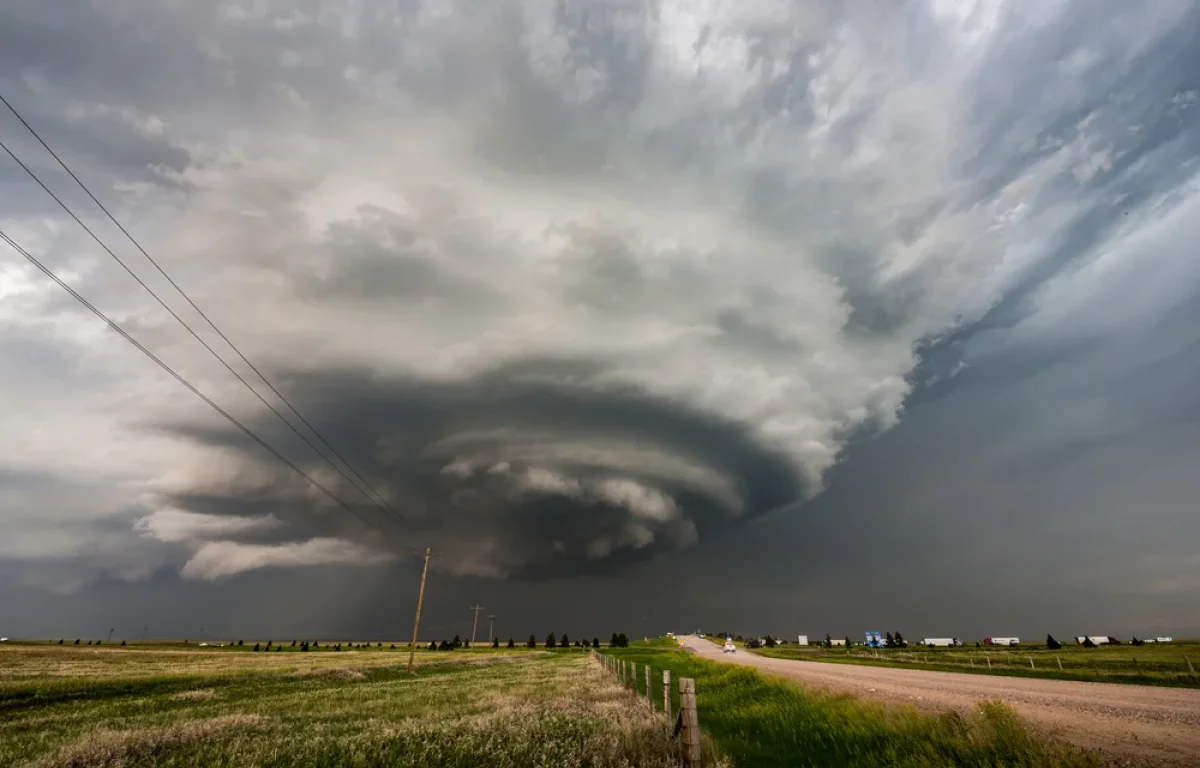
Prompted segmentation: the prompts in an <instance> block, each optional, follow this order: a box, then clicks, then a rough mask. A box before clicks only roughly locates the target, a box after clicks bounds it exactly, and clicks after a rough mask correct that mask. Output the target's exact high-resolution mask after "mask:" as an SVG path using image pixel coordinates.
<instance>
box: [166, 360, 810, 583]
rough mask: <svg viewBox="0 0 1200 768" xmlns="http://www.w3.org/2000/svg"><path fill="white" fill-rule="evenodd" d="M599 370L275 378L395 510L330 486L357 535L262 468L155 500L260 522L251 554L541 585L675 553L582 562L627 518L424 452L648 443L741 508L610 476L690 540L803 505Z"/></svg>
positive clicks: (748, 451)
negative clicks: (273, 526)
mask: <svg viewBox="0 0 1200 768" xmlns="http://www.w3.org/2000/svg"><path fill="white" fill-rule="evenodd" d="M599 372H600V368H599V366H597V365H596V364H594V363H582V362H575V361H563V360H528V361H524V362H521V363H517V364H511V365H507V366H503V367H499V368H495V369H491V370H489V371H486V372H484V373H481V374H479V375H477V376H475V377H473V378H470V379H466V380H461V381H456V382H453V383H445V382H432V381H421V380H416V379H408V378H400V377H385V376H380V375H377V374H372V373H369V372H366V371H362V370H327V371H318V372H305V373H292V374H289V375H286V376H285V377H284V379H285V380H286V381H287V384H286V387H285V390H286V391H287V392H288V393H289V399H291V400H292V402H293V403H294V404H296V405H297V407H298V408H299V409H300V411H301V412H302V413H304V414H305V415H306V417H307V418H308V419H309V420H310V421H311V422H312V423H313V424H314V426H316V427H317V429H318V430H319V431H320V432H321V434H322V435H324V436H325V437H326V438H327V439H328V440H329V441H330V442H331V443H332V444H333V445H334V446H336V447H337V448H338V450H339V452H341V453H342V455H344V456H345V457H346V458H347V459H348V460H349V461H350V462H351V463H352V464H353V465H354V467H355V468H356V469H358V470H359V471H360V472H362V473H363V475H364V476H366V477H367V478H368V479H369V481H370V483H371V486H372V487H374V488H375V489H376V490H378V491H379V492H381V493H382V494H383V495H384V496H385V497H386V498H388V499H390V500H391V505H390V506H392V508H393V509H394V510H395V511H396V512H397V513H399V514H398V515H390V514H387V513H386V512H384V511H383V510H381V509H379V508H377V507H371V506H369V505H367V504H366V503H365V502H362V497H361V495H356V492H355V491H354V490H353V489H352V488H350V487H349V486H348V484H346V483H340V484H335V487H336V488H337V493H338V494H339V495H340V496H341V497H342V498H344V499H346V500H347V501H353V502H354V506H355V508H356V511H358V512H359V513H360V514H361V515H362V516H363V517H364V518H366V519H368V520H369V521H370V522H371V523H372V527H370V528H369V527H367V526H365V525H363V524H362V523H361V522H360V521H359V520H357V519H355V518H354V517H353V516H351V515H350V514H348V513H347V512H346V511H345V510H344V509H340V508H336V507H331V506H330V505H329V504H322V503H314V502H313V500H312V498H311V494H309V495H302V489H303V486H302V485H301V484H300V483H298V481H297V480H296V478H295V475H294V474H292V473H291V472H290V471H289V470H288V469H287V468H285V467H283V466H282V465H281V464H278V463H273V464H270V465H269V469H270V470H271V472H272V473H273V474H272V477H271V479H270V481H268V482H266V483H259V484H257V485H256V487H255V488H254V489H252V490H247V488H246V487H245V485H244V484H243V483H239V482H238V481H237V480H236V478H230V480H229V482H218V483H216V484H197V485H196V486H194V487H188V488H183V489H180V490H178V491H176V492H173V493H172V494H170V495H169V497H168V498H167V499H165V502H166V503H168V504H170V505H172V506H176V507H179V508H182V509H186V510H189V511H193V512H197V513H202V514H208V515H238V516H266V515H274V516H275V517H276V518H278V519H280V520H281V521H284V522H285V523H286V524H287V525H286V526H283V527H281V528H279V529H277V530H274V531H260V532H258V533H257V534H255V536H254V537H253V538H251V539H249V541H254V542H256V543H270V542H271V541H273V540H276V541H277V540H279V537H280V536H283V537H285V538H288V539H296V538H299V537H312V536H339V537H345V538H350V539H351V540H355V541H358V542H360V543H366V544H370V545H372V546H375V547H379V548H386V549H389V550H392V551H395V552H407V551H410V550H412V549H417V548H421V547H424V546H425V545H427V544H432V545H433V546H435V547H438V548H439V549H442V550H443V551H445V552H446V553H447V555H448V557H447V558H446V559H445V560H444V561H443V564H444V565H449V566H450V570H452V571H453V570H457V571H458V572H462V573H471V572H477V571H473V570H472V568H473V567H474V566H472V565H471V563H470V562H469V561H471V560H472V559H476V560H477V561H478V562H477V563H475V565H479V564H486V563H489V562H490V563H494V564H497V565H500V566H501V567H502V568H503V570H504V571H505V572H506V573H505V575H508V576H511V577H514V578H524V579H543V578H551V577H559V576H568V575H580V574H590V573H603V572H610V571H612V570H613V569H619V568H621V567H622V566H624V565H627V564H629V563H630V562H633V561H637V560H642V559H645V558H649V557H653V556H654V555H655V554H657V553H660V552H662V551H664V550H665V549H670V548H674V547H676V546H679V545H680V544H681V543H682V544H686V543H688V542H687V541H681V540H680V538H679V537H678V536H673V535H672V529H671V528H670V527H668V528H666V529H661V528H656V529H655V537H654V541H653V542H651V543H648V544H645V545H644V546H639V547H631V546H616V547H614V549H613V551H612V552H611V553H606V554H605V555H603V556H593V557H589V556H588V547H589V544H592V543H594V542H597V541H601V540H617V541H619V540H620V538H621V535H622V531H624V530H626V529H628V527H629V526H630V525H633V524H636V523H637V521H636V520H635V519H634V518H635V515H634V513H633V512H631V510H630V509H628V508H626V507H623V506H621V505H619V504H615V503H612V502H611V501H605V500H596V499H580V498H573V497H571V496H570V495H564V494H560V493H532V494H530V493H523V494H514V493H512V491H511V488H509V487H507V486H504V485H503V484H501V483H500V482H499V481H497V480H496V479H495V478H493V477H490V476H489V475H488V473H486V472H481V473H477V474H476V475H475V476H472V477H470V478H458V477H453V478H452V477H447V473H446V472H445V471H444V468H445V467H446V466H447V465H448V464H449V463H451V462H452V461H454V459H455V453H454V450H453V449H451V448H446V449H439V448H437V447H436V446H437V444H438V443H439V441H441V440H443V439H445V438H447V437H451V436H454V435H459V434H463V433H470V434H473V435H482V436H483V437H481V438H477V439H475V440H474V441H473V442H472V443H471V450H473V451H476V452H478V451H481V450H482V451H484V452H485V453H486V452H487V451H489V450H492V449H494V450H495V452H496V455H497V457H503V455H504V452H505V450H506V442H505V441H506V438H505V435H511V434H514V433H520V434H535V435H544V436H547V437H548V439H552V440H553V439H556V438H558V437H560V436H562V437H569V438H570V439H572V440H575V441H579V442H589V441H599V442H602V443H607V444H612V445H618V446H628V447H631V448H638V449H642V450H645V449H649V448H652V449H654V451H655V454H656V455H666V456H669V457H673V458H677V459H682V460H686V461H687V462H688V463H689V464H691V465H694V466H701V467H704V468H706V469H707V470H710V471H711V472H713V473H715V474H717V475H720V476H724V477H727V478H729V479H730V480H732V485H733V488H734V489H735V490H736V493H737V495H738V496H740V498H741V500H742V509H741V510H740V511H731V510H729V509H728V508H727V505H724V504H722V503H721V500H720V499H716V498H713V494H711V493H706V492H704V491H703V490H698V489H697V487H696V486H695V484H694V483H687V482H683V481H681V480H680V479H679V478H678V477H672V476H669V475H666V474H664V473H662V472H658V471H655V469H654V468H653V467H645V468H644V469H638V468H637V467H633V468H628V467H627V468H624V469H623V470H622V471H621V474H620V476H621V477H622V478H623V479H626V480H632V481H634V482H636V483H638V484H639V485H640V486H642V487H646V488H653V489H655V490H657V491H659V492H661V493H663V494H666V495H668V496H670V497H671V498H672V499H674V501H675V502H676V504H677V506H678V507H679V509H680V514H681V516H682V520H683V521H685V522H684V523H681V524H683V525H687V524H688V523H690V525H692V526H694V528H695V531H696V533H698V534H699V536H701V537H703V536H706V535H710V534H712V533H714V532H716V531H719V530H721V529H724V528H728V527H730V526H734V525H737V524H739V523H741V522H744V521H745V520H748V519H751V518H753V517H755V516H757V515H760V514H762V513H765V512H767V511H770V510H772V509H775V508H777V507H779V506H781V505H784V504H787V503H789V502H793V501H795V500H797V499H799V498H802V497H803V496H804V495H805V488H804V483H803V481H802V479H801V478H800V477H799V475H798V473H797V472H796V470H795V469H794V468H793V466H792V464H791V463H790V462H789V461H788V460H787V459H786V457H785V456H784V455H783V454H782V453H780V452H777V451H775V450H774V449H772V448H770V447H767V446H765V445H764V444H762V443H761V442H760V441H759V440H757V439H756V438H755V437H754V436H752V435H751V434H750V433H749V432H748V431H747V430H746V429H745V428H744V427H741V426H739V425H736V424H733V423H731V422H729V421H725V420H722V419H720V418H718V417H716V416H714V415H711V414H705V413H701V412H699V411H696V410H692V409H689V408H687V407H685V406H683V405H681V404H680V403H678V402H674V401H671V400H667V399H663V398H657V397H654V396H652V395H650V394H649V393H647V392H645V391H644V390H641V389H636V388H633V387H614V386H605V387H601V386H599V385H596V384H595V383H592V382H594V381H595V375H596V374H598V373H599ZM272 419H274V417H273V416H269V414H268V416H264V417H261V418H258V419H256V420H254V421H253V422H251V424H250V426H251V428H252V429H253V430H254V431H255V432H256V433H258V434H261V435H273V437H271V438H270V439H271V440H272V442H277V441H278V440H279V436H280V432H281V429H280V428H278V426H277V422H275V423H272V421H271V420H272ZM160 428H161V429H165V430H166V431H168V432H170V433H172V434H175V435H177V436H179V437H181V438H184V439H186V440H190V441H193V442H195V443H197V444H200V445H202V446H207V447H211V448H219V449H223V450H231V451H234V452H238V453H243V454H244V455H245V457H246V459H247V461H248V462H252V463H254V464H255V465H258V464H261V449H260V448H259V447H258V446H255V445H253V444H251V443H250V442H249V441H248V440H247V439H246V438H245V436H244V435H242V434H241V433H240V432H237V431H236V430H234V429H233V428H232V427H231V428H229V429H225V428H221V427H216V426H212V427H207V426H206V427H197V426H194V425H187V426H185V425H179V424H171V425H161V426H160ZM488 435H493V437H488ZM489 442H490V444H489ZM309 453H310V455H311V451H309ZM290 455H293V456H294V455H297V454H296V453H291V454H290ZM549 461H550V462H551V466H552V468H553V469H554V470H555V471H558V472H562V473H563V474H564V475H566V476H568V477H570V478H573V479H578V480H580V481H581V482H584V483H586V482H587V481H588V480H598V479H601V478H602V477H607V478H612V476H613V472H612V469H611V467H597V466H595V465H594V464H589V462H588V461H586V460H584V459H579V458H578V457H572V456H570V455H563V456H558V457H551V458H550V459H549ZM302 464H303V465H304V466H305V467H306V468H307V469H308V470H310V471H311V470H313V469H315V468H316V462H314V461H310V462H302ZM538 464H539V466H545V462H543V461H539V462H538ZM512 469H513V470H514V471H517V470H520V469H521V465H520V462H519V461H518V462H512ZM399 516H403V518H404V519H403V520H401V519H400V517H399ZM672 525H674V523H672Z"/></svg>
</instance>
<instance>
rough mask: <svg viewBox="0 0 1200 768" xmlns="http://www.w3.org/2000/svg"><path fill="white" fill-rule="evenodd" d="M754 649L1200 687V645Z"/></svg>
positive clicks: (802, 656) (908, 665) (780, 655)
mask: <svg viewBox="0 0 1200 768" xmlns="http://www.w3.org/2000/svg"><path fill="white" fill-rule="evenodd" d="M751 653H757V654H759V655H760V656H769V657H771V658H776V659H790V660H793V661H820V662H826V663H832V664H859V665H862V666H872V667H891V668H895V669H925V670H932V671H938V672H965V673H969V674H976V675H1000V676H1006V677H1035V678H1046V679H1052V680H1078V681H1084V682H1103V683H1126V684H1131V685H1160V686H1168V687H1172V688H1200V676H1197V675H1195V674H1193V673H1192V672H1191V668H1189V666H1188V661H1189V660H1191V661H1192V663H1193V664H1195V663H1197V662H1200V644H1196V643H1189V644H1173V645H1170V646H1165V645H1164V646H1143V647H1140V648H1134V647H1131V646H1114V647H1100V648H1076V647H1071V646H1068V647H1065V648H1062V649H1059V650H1047V649H1046V648H1045V647H1044V646H1043V647H1036V646H1031V647H1017V648H1012V649H1005V648H998V649H987V648H984V649H975V648H953V649H950V648H921V647H914V648H905V649H883V650H879V651H877V652H872V651H869V650H864V649H852V650H850V651H846V650H845V649H842V648H820V647H817V648H813V647H806V648H803V649H801V648H799V647H795V646H783V647H782V648H759V649H756V650H754V651H751Z"/></svg>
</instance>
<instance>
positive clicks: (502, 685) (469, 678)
mask: <svg viewBox="0 0 1200 768" xmlns="http://www.w3.org/2000/svg"><path fill="white" fill-rule="evenodd" d="M407 657H408V654H407V652H406V651H400V650H396V651H389V650H386V649H380V650H376V649H369V650H355V651H346V650H343V651H342V652H333V651H326V650H321V651H313V652H309V653H301V652H296V651H294V650H292V649H290V648H288V649H287V651H286V652H272V653H265V652H264V653H253V652H250V651H249V649H231V648H212V649H207V648H205V649H201V648H195V647H192V648H179V647H133V648H120V647H110V646H102V647H100V648H95V647H92V648H89V647H82V648H79V647H73V646H35V645H7V646H0V765H4V766H27V767H28V768H76V767H78V768H82V767H83V766H113V767H115V766H123V767H125V768H140V767H142V766H146V767H148V766H178V767H179V768H183V766H201V767H203V766H218V765H219V766H223V767H236V766H247V767H249V766H271V767H279V768H283V767H291V766H335V767H337V766H363V767H364V768H365V767H366V766H414V768H415V766H422V767H424V766H433V767H435V768H436V767H437V766H467V765H470V766H485V767H486V766H524V765H529V766H539V765H541V766H595V767H596V768H603V767H605V766H629V765H638V766H649V767H650V768H654V767H657V766H663V768H666V766H673V765H676V764H677V762H678V756H677V752H676V747H675V746H674V745H673V743H672V741H671V738H670V733H669V732H668V729H667V727H666V723H665V722H664V720H663V719H662V718H661V717H656V716H654V715H652V714H651V713H650V712H649V710H648V709H647V708H646V707H645V706H644V705H638V703H637V702H635V700H634V698H633V695H632V694H631V693H629V692H628V691H625V690H624V689H622V688H621V686H620V685H618V684H617V683H615V682H614V681H613V680H611V679H610V678H609V677H608V676H606V675H604V674H603V673H602V672H601V671H600V669H599V667H598V666H597V665H596V664H595V663H594V662H593V661H591V660H590V658H589V655H588V654H587V653H585V652H583V651H582V650H580V651H575V652H555V653H546V652H538V651H505V650H501V651H491V650H490V649H488V650H487V651H482V650H472V651H449V652H421V653H418V655H417V664H418V668H417V670H416V672H415V673H412V674H410V673H408V672H406V671H405V664H406V662H407ZM711 757H712V758H713V759H712V760H711V761H710V762H711V763H712V764H714V765H721V764H722V760H721V759H720V758H718V757H717V756H716V755H712V756H711Z"/></svg>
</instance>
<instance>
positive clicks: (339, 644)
mask: <svg viewBox="0 0 1200 768" xmlns="http://www.w3.org/2000/svg"><path fill="white" fill-rule="evenodd" d="M333 650H335V651H339V652H340V651H341V650H342V644H341V643H337V644H336V645H334V646H333Z"/></svg>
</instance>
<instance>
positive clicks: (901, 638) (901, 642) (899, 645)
mask: <svg viewBox="0 0 1200 768" xmlns="http://www.w3.org/2000/svg"><path fill="white" fill-rule="evenodd" d="M906 645H908V643H906V642H904V635H902V634H900V633H899V632H897V633H896V647H897V648H903V647H905V646H906Z"/></svg>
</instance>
